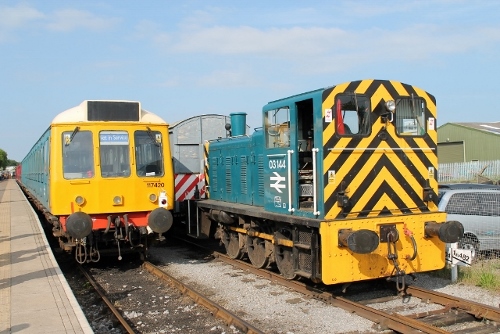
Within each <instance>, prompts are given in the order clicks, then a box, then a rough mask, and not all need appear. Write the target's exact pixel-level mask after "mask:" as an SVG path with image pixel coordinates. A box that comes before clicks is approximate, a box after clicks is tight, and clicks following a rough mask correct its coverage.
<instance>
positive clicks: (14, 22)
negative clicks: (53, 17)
mask: <svg viewBox="0 0 500 334" xmlns="http://www.w3.org/2000/svg"><path fill="white" fill-rule="evenodd" d="M43 18H45V15H44V14H43V13H41V12H40V11H38V10H36V9H35V8H33V7H29V6H27V5H19V6H17V7H0V28H2V30H3V29H4V28H7V29H12V28H17V27H21V26H23V25H24V24H26V23H27V22H30V21H33V20H38V19H43Z"/></svg>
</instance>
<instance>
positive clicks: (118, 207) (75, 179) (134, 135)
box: [20, 101, 174, 263]
mask: <svg viewBox="0 0 500 334" xmlns="http://www.w3.org/2000/svg"><path fill="white" fill-rule="evenodd" d="M21 173H22V175H21V178H20V183H21V186H22V187H23V189H24V190H25V191H26V192H27V193H28V196H29V197H30V198H31V199H32V200H33V201H34V202H35V204H36V206H37V207H38V208H39V209H40V210H42V211H43V213H44V214H45V215H46V217H47V218H48V219H49V221H50V222H51V223H52V225H53V233H54V235H55V236H56V237H58V238H59V241H60V245H61V247H62V248H63V249H65V250H67V251H74V253H75V257H76V260H77V261H78V262H81V263H83V262H86V261H93V262H97V261H99V259H100V254H101V253H103V252H111V253H112V254H115V253H118V258H119V259H121V253H122V252H124V251H127V250H135V251H137V250H146V249H147V244H148V242H147V241H148V239H152V237H154V235H155V234H154V233H153V232H156V233H157V234H156V236H158V234H161V233H163V232H166V231H167V230H168V229H169V228H170V227H171V225H172V223H173V217H172V214H171V211H172V210H173V207H174V180H173V167H172V161H171V154H170V144H169V136H168V124H167V123H166V122H165V121H164V120H163V119H161V118H160V117H159V116H157V115H155V114H153V113H151V112H148V111H146V110H143V109H142V108H141V105H140V103H139V102H136V101H83V102H82V103H81V104H80V105H78V106H76V107H74V108H71V109H68V110H66V111H64V112H62V113H60V114H58V115H57V116H56V117H55V118H54V119H53V121H52V122H51V124H50V126H49V128H48V129H47V130H46V131H45V133H44V134H43V135H42V136H41V138H40V139H39V140H38V141H37V142H36V143H35V145H34V146H33V148H32V149H31V150H30V152H29V153H28V155H27V156H26V157H25V158H24V160H23V161H22V168H21Z"/></svg>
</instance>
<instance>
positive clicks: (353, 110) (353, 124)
mask: <svg viewBox="0 0 500 334" xmlns="http://www.w3.org/2000/svg"><path fill="white" fill-rule="evenodd" d="M334 109H335V124H336V132H337V134H338V135H341V136H352V135H363V136H364V135H369V134H370V133H371V117H370V115H371V109H370V100H369V99H368V98H367V97H366V96H364V95H357V94H356V93H351V94H342V95H337V97H336V102H335V106H334Z"/></svg>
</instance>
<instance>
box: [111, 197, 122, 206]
mask: <svg viewBox="0 0 500 334" xmlns="http://www.w3.org/2000/svg"><path fill="white" fill-rule="evenodd" d="M122 204H123V197H121V196H115V197H113V205H122Z"/></svg>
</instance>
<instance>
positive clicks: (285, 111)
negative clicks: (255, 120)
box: [265, 107, 290, 148]
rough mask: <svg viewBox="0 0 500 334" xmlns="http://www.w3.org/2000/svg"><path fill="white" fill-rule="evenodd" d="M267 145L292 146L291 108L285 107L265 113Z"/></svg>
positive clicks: (269, 146) (270, 146)
mask: <svg viewBox="0 0 500 334" xmlns="http://www.w3.org/2000/svg"><path fill="white" fill-rule="evenodd" d="M265 130H266V142H267V143H266V145H267V147H268V148H272V147H290V109H289V108H288V107H283V108H279V109H274V110H269V111H268V112H266V114H265Z"/></svg>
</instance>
